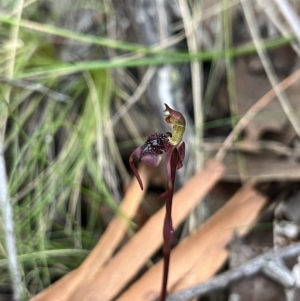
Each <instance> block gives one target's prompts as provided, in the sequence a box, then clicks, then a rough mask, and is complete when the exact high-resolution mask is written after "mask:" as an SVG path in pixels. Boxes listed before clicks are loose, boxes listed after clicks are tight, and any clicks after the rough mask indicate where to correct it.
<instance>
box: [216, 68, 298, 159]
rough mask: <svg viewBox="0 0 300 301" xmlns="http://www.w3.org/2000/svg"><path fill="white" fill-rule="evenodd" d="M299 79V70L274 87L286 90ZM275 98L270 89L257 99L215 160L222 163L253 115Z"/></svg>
mask: <svg viewBox="0 0 300 301" xmlns="http://www.w3.org/2000/svg"><path fill="white" fill-rule="evenodd" d="M299 78H300V69H299V70H297V71H295V72H294V73H292V74H291V75H290V76H288V77H287V78H285V79H284V80H283V81H281V82H280V83H279V84H278V85H277V86H276V87H277V88H278V89H280V90H282V91H283V90H286V89H288V88H289V87H290V86H291V85H293V84H294V83H295V82H297V81H298V80H299ZM275 96H276V91H275V89H274V88H272V89H271V90H270V91H269V92H268V93H266V94H265V95H264V96H263V97H262V98H261V99H259V100H258V101H257V102H256V103H255V104H254V105H253V106H252V107H251V108H250V109H249V110H248V112H247V113H246V114H245V115H244V116H243V117H242V118H241V119H240V121H239V122H238V123H237V124H236V126H235V127H234V129H233V130H232V131H231V133H230V134H229V135H228V136H227V138H226V139H225V141H224V142H223V145H222V147H221V148H220V149H219V151H218V152H217V154H216V156H215V158H216V159H217V160H219V161H223V159H224V157H225V155H226V152H227V151H228V150H229V149H230V148H231V147H232V145H233V144H234V141H235V139H236V137H237V136H238V135H239V134H240V133H241V131H242V130H243V129H244V128H245V127H246V126H247V125H248V124H249V122H250V121H251V120H252V119H253V118H254V117H255V115H256V114H257V113H258V112H259V111H260V110H261V109H262V108H264V107H265V106H266V105H268V104H269V102H271V101H272V100H273V99H274V98H275Z"/></svg>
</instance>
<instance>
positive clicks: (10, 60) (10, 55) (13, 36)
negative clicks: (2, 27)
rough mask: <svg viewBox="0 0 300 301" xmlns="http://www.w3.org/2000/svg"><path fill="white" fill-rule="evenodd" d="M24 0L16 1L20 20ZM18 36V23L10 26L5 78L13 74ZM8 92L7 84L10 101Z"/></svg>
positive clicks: (0, 133)
mask: <svg viewBox="0 0 300 301" xmlns="http://www.w3.org/2000/svg"><path fill="white" fill-rule="evenodd" d="M23 5H24V0H19V1H18V2H17V3H16V5H15V6H16V10H17V14H16V19H17V20H20V19H21V16H22V11H23ZM18 36H19V25H15V26H12V29H11V32H10V44H11V47H10V51H8V52H7V66H6V76H7V78H12V77H13V75H14V68H15V60H16V51H17V44H18ZM10 93H11V87H10V86H8V87H7V88H6V89H5V91H4V100H5V101H6V102H7V103H9V102H10ZM7 117H8V116H7V113H5V114H4V116H3V119H2V121H1V123H0V143H3V142H4V137H5V130H6V122H7Z"/></svg>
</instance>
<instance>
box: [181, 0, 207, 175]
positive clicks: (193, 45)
mask: <svg viewBox="0 0 300 301" xmlns="http://www.w3.org/2000/svg"><path fill="white" fill-rule="evenodd" d="M179 5H180V9H181V12H182V17H183V24H184V29H185V32H186V39H187V44H188V48H189V52H190V53H197V51H198V45H197V41H198V42H199V40H200V39H197V34H196V33H197V30H198V28H199V24H197V23H196V22H194V15H191V14H190V11H189V7H188V3H187V1H185V0H179ZM198 11H201V10H200V9H198ZM189 26H190V28H191V30H190V31H189V34H187V33H188V27H189ZM200 26H201V24H200ZM190 65H191V75H192V92H193V107H194V116H195V134H194V142H193V144H194V147H193V148H194V151H195V162H194V164H195V169H196V170H199V169H200V168H203V164H204V157H203V156H204V153H203V152H201V145H202V144H203V131H202V129H203V114H202V112H203V108H202V99H201V98H202V96H201V95H202V92H203V91H202V90H203V88H202V79H203V77H202V72H201V70H202V65H201V62H200V61H194V62H191V63H190Z"/></svg>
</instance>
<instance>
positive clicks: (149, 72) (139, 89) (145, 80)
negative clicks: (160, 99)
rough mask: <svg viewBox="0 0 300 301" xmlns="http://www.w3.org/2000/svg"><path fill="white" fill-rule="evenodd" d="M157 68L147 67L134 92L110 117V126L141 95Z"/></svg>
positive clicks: (114, 123)
mask: <svg viewBox="0 0 300 301" xmlns="http://www.w3.org/2000/svg"><path fill="white" fill-rule="evenodd" d="M156 70H157V68H156V67H149V68H148V69H147V71H146V73H145V75H144V76H143V79H142V81H141V83H140V85H139V86H138V87H137V89H136V90H135V91H134V93H133V94H132V95H131V96H130V97H129V98H128V99H127V100H126V103H125V104H124V105H123V106H122V107H120V108H119V110H118V111H117V113H116V114H115V115H114V116H113V117H112V118H111V126H112V127H113V126H115V125H116V124H117V122H118V121H119V120H120V119H121V118H122V116H123V115H124V114H126V113H127V111H128V110H129V109H130V108H131V107H132V106H133V105H134V104H135V103H136V102H137V101H138V100H139V99H140V98H141V97H142V95H143V94H144V93H145V91H146V89H147V88H148V86H149V83H150V81H151V80H152V78H153V76H154V75H155V72H156Z"/></svg>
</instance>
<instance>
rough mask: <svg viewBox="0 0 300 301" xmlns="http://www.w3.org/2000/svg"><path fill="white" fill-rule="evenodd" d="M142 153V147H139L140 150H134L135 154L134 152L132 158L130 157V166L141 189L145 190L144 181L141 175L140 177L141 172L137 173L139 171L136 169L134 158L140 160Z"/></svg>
mask: <svg viewBox="0 0 300 301" xmlns="http://www.w3.org/2000/svg"><path fill="white" fill-rule="evenodd" d="M140 153H141V147H138V148H136V149H135V150H134V152H133V153H132V154H131V155H130V157H129V166H130V168H131V170H132V172H133V174H134V175H135V177H136V179H137V181H138V182H139V184H140V187H141V189H142V190H143V189H144V187H143V182H142V179H141V177H140V175H139V172H138V171H137V169H136V167H135V165H134V162H133V159H134V157H137V158H139V156H140Z"/></svg>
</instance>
